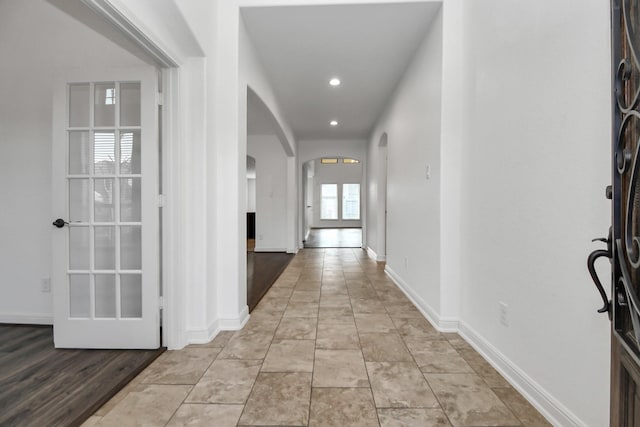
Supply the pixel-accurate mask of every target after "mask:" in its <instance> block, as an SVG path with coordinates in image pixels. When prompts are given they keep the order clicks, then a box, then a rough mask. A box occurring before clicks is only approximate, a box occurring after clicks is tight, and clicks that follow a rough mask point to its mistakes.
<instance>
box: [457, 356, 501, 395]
mask: <svg viewBox="0 0 640 427" xmlns="http://www.w3.org/2000/svg"><path fill="white" fill-rule="evenodd" d="M458 353H459V354H460V355H461V356H462V358H463V359H464V360H465V361H466V362H467V363H468V364H469V366H471V367H472V368H473V370H474V371H476V373H477V374H478V375H480V376H481V377H482V379H483V380H485V382H486V383H487V384H488V385H489V387H493V388H497V387H511V384H509V382H508V381H507V380H505V379H504V378H503V377H502V375H500V373H499V372H498V371H496V370H495V369H494V368H493V366H491V365H490V364H489V362H487V361H486V360H484V358H483V357H482V356H481V355H480V354H479V353H478V352H477V351H475V350H473V349H459V350H458Z"/></svg>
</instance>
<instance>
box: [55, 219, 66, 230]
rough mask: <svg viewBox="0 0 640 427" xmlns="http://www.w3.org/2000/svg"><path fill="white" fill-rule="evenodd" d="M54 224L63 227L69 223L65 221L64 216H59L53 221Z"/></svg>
mask: <svg viewBox="0 0 640 427" xmlns="http://www.w3.org/2000/svg"><path fill="white" fill-rule="evenodd" d="M52 224H53V225H55V226H56V227H58V228H62V227H64V226H65V224H69V223H68V222H67V221H65V220H64V219H62V218H58V219H56V220H55V221H53V223H52Z"/></svg>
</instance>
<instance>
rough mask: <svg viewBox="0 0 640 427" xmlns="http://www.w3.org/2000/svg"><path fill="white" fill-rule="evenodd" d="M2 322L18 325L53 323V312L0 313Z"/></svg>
mask: <svg viewBox="0 0 640 427" xmlns="http://www.w3.org/2000/svg"><path fill="white" fill-rule="evenodd" d="M0 323H11V324H16V325H53V314H40V313H27V314H24V313H0Z"/></svg>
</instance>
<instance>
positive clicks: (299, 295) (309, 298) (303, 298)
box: [289, 289, 320, 303]
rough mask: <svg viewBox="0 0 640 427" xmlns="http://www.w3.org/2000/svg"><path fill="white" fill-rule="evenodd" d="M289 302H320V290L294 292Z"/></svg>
mask: <svg viewBox="0 0 640 427" xmlns="http://www.w3.org/2000/svg"><path fill="white" fill-rule="evenodd" d="M289 301H290V302H313V303H319V302H320V290H319V289H318V290H317V291H303V290H298V289H296V290H294V291H293V293H292V294H291V299H290V300H289Z"/></svg>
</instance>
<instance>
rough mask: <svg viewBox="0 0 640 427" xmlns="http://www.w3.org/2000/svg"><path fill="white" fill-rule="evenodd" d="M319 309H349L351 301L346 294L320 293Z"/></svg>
mask: <svg viewBox="0 0 640 427" xmlns="http://www.w3.org/2000/svg"><path fill="white" fill-rule="evenodd" d="M320 307H347V308H351V300H350V299H349V295H348V294H346V293H345V294H327V293H324V292H323V293H322V296H321V297H320Z"/></svg>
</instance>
